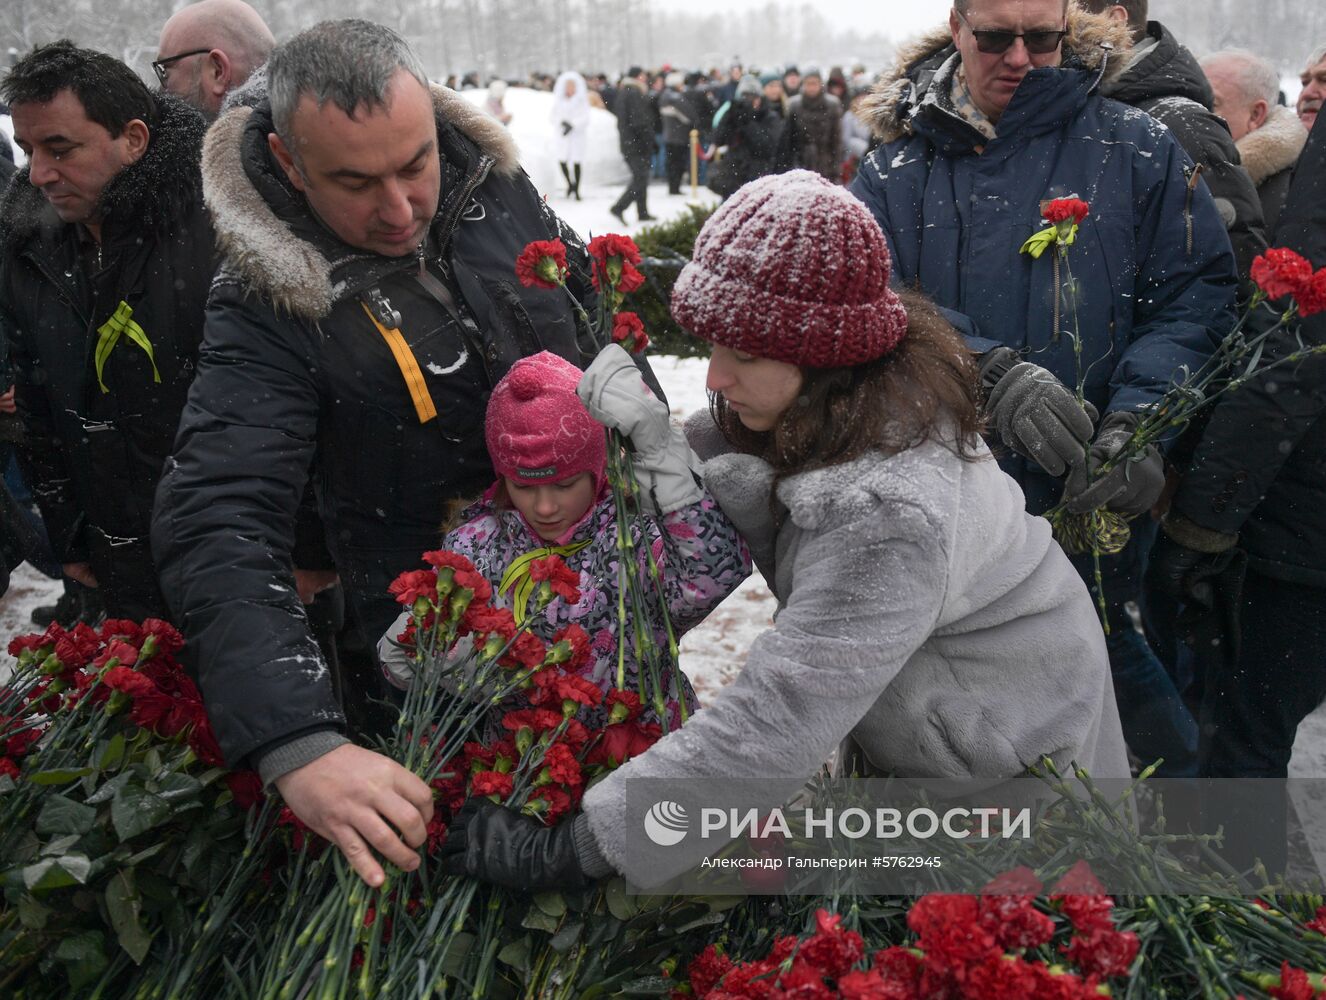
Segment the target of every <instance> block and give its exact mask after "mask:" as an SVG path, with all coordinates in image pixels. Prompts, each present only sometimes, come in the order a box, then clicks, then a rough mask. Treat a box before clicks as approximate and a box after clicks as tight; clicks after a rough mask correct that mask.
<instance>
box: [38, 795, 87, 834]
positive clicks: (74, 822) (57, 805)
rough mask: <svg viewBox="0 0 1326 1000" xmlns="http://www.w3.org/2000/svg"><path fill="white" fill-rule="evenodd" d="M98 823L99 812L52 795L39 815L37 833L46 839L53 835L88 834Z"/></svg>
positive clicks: (61, 796)
mask: <svg viewBox="0 0 1326 1000" xmlns="http://www.w3.org/2000/svg"><path fill="white" fill-rule="evenodd" d="M96 821H97V810H95V809H93V808H92V807H91V806H85V805H83V803H81V802H75V801H74V800H73V799H69V798H66V797H65V796H63V795H52V796H51V797H50V798H49V799H47V800H46V804H45V805H44V806H42V807H41V812H40V813H38V814H37V833H38V834H39V835H40V836H43V837H46V836H50V835H51V834H65V833H76V834H83V833H87V832H88V831H89V830H91V829H92V824H93V823H95V822H96Z"/></svg>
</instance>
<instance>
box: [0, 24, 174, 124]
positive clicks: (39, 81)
mask: <svg viewBox="0 0 1326 1000" xmlns="http://www.w3.org/2000/svg"><path fill="white" fill-rule="evenodd" d="M62 90H69V91H72V92H73V94H74V96H75V97H77V98H78V103H79V104H81V105H83V113H84V114H85V115H87V117H88V120H89V121H93V122H96V123H97V124H98V125H100V126H101V127H102V128H104V129H105V130H106V131H107V132H109V133H110V134H111V138H113V139H114V138H118V136H119V135H120V133H121V132H123V131H124V127H125V126H126V125H128V124H129V123H130V122H131V121H133V120H134V119H135V118H137V119H139V120H141V121H142V122H143V123H144V124H146V125H147V127H148V128H149V129H155V128H156V127H157V102H156V99H155V98H154V97H153V96H152V93H151V91H149V90H148V89H147V86H146V84H144V83H143V81H142V80H140V79H139V78H138V75H137V74H136V73H134V71H133V70H131V69H130V68H129V67H128V66H126V65H125V64H124V63H122V62H120V60H118V59H116V58H114V57H112V56H108V55H106V53H104V52H98V51H96V50H95V49H84V48H80V47H79V46H77V45H75V44H74V43H73V42H71V41H69V40H68V39H61V40H60V41H58V42H51V44H49V45H40V46H38V47H37V48H35V49H33V50H32V51H31V52H29V53H28V54H27V55H25V56H24V57H23V58H22V59H20V60H19V61H18V62H17V63H15V64H14V68H13V69H11V70H10V71H9V75H8V76H6V77H5V81H4V84H3V85H0V97H3V98H4V100H5V101H6V102H7V103H8V104H9V106H10V107H11V108H12V107H13V106H14V105H16V104H45V103H47V102H48V101H51V100H54V98H55V95H56V94H58V93H59V92H60V91H62Z"/></svg>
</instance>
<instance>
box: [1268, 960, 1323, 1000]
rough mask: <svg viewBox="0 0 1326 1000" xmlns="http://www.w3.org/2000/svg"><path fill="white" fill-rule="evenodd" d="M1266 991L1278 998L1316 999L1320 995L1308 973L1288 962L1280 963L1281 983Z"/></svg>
mask: <svg viewBox="0 0 1326 1000" xmlns="http://www.w3.org/2000/svg"><path fill="white" fill-rule="evenodd" d="M1266 992H1267V993H1269V994H1270V995H1271V996H1273V997H1276V998H1277V1000H1314V998H1315V997H1318V996H1320V994H1318V993H1317V992H1316V991H1315V990H1313V988H1312V983H1311V981H1310V980H1309V979H1308V974H1307V973H1306V972H1304V971H1303V970H1302V969H1295V968H1294V967H1293V966H1291V965H1290V964H1289V963H1288V962H1281V963H1280V985H1279V986H1272V987H1271V988H1270V989H1269V990H1267V991H1266Z"/></svg>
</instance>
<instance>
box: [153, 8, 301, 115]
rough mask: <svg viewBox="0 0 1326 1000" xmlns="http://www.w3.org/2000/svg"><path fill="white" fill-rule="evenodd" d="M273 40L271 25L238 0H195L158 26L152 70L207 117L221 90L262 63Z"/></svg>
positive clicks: (215, 109)
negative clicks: (197, 0) (159, 28)
mask: <svg viewBox="0 0 1326 1000" xmlns="http://www.w3.org/2000/svg"><path fill="white" fill-rule="evenodd" d="M275 45H276V39H275V38H274V37H273V35H272V32H271V29H270V28H268V27H267V24H266V22H264V21H263V19H262V17H261V16H259V14H258V12H257V11H256V10H254V9H253V8H252V7H250V6H249V5H248V4H247V3H245V2H244V0H199V2H198V3H195V4H190V5H189V6H188V7H185V8H183V9H181V10H178V11H176V12H175V13H174V14H172V15H171V17H170V19H169V20H167V21H166V23H165V24H164V25H163V26H162V28H161V38H160V40H159V41H158V43H157V59H156V62H154V63H152V69H153V70H155V71H156V74H157V79H158V80H160V81H161V87H162V89H163V90H167V91H169V92H170V93H172V94H174V95H175V96H176V97H179V98H181V99H182V100H184V101H187V102H188V103H189V104H192V105H193V106H194V107H195V108H197V109H198V110H199V111H201V112H202V113H203V114H204V115H206V116H207V117H208V118H209V119H212V118H215V117H216V116H217V114H218V113H219V112H220V110H221V104H222V102H223V101H224V100H225V97H226V94H228V93H229V92H230V91H232V90H234V89H235V88H236V87H238V86H240V85H241V84H242V83H244V81H245V80H247V79H248V78H249V76H250V74H252V73H253V71H254V70H256V69H257V68H258V67H259V66H262V65H263V64H264V63H265V62H267V57H268V56H269V55H271V51H272V48H273V46H275Z"/></svg>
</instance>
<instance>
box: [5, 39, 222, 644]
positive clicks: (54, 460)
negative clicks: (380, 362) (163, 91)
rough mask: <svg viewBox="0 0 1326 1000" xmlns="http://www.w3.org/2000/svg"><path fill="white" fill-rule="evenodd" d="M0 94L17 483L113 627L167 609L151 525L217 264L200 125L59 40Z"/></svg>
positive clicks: (30, 59)
mask: <svg viewBox="0 0 1326 1000" xmlns="http://www.w3.org/2000/svg"><path fill="white" fill-rule="evenodd" d="M0 93H3V95H4V97H5V99H6V100H7V101H8V102H9V103H10V105H11V106H12V109H13V115H14V131H15V136H16V138H17V141H18V144H19V146H20V147H21V148H22V149H23V150H24V152H25V153H27V155H28V157H29V161H28V166H27V167H26V168H25V169H24V170H23V171H22V172H21V173H20V174H19V175H18V177H17V178H15V181H14V183H13V184H12V185H11V186H10V188H9V190H8V192H7V193H6V195H5V199H4V203H3V205H0V219H3V226H4V229H3V233H2V234H0V322H3V323H4V324H5V325H6V327H7V328H8V332H9V335H10V337H11V339H12V350H13V362H14V368H15V376H16V385H17V394H16V398H17V403H18V410H19V414H20V416H21V417H22V419H23V423H24V425H25V427H26V430H27V440H26V442H25V444H24V446H23V447H22V448H21V449H20V454H19V458H20V463H21V465H22V468H23V473H24V477H25V479H26V481H27V483H28V485H29V486H30V488H31V490H32V493H33V495H34V497H35V498H36V501H37V505H38V507H39V508H40V509H41V513H42V517H43V520H44V521H45V524H46V529H47V532H48V534H49V536H50V540H51V545H52V547H53V549H54V551H55V553H56V555H57V556H58V558H59V560H60V561H61V562H62V563H63V565H64V571H65V574H66V575H67V576H69V577H71V578H72V579H75V580H77V581H79V582H80V583H83V584H85V585H87V586H90V587H96V588H98V589H99V590H100V593H101V595H102V597H103V599H104V603H105V607H106V610H107V612H108V613H109V614H110V615H111V616H112V617H116V618H143V617H148V616H160V617H165V616H166V614H167V610H166V605H165V602H164V601H163V600H162V597H161V594H160V592H159V590H158V588H157V574H156V569H155V567H154V564H153V561H152V555H151V548H150V544H149V539H148V533H149V528H150V525H151V515H152V502H153V496H154V494H155V491H156V486H157V482H158V480H159V479H160V477H161V469H162V464H163V462H164V461H165V459H166V457H167V456H168V455H169V454H170V451H171V444H172V442H173V440H174V437H175V428H176V425H177V424H178V422H179V414H180V411H181V409H182V408H183V406H184V400H185V395H186V394H187V392H188V389H189V384H190V382H191V381H192V380H193V373H194V367H195V364H196V360H197V356H198V346H199V342H200V341H201V339H202V329H203V306H204V302H205V299H206V296H207V287H208V284H209V283H210V280H211V275H212V271H213V249H212V244H213V237H212V229H211V226H210V225H209V224H208V221H207V215H206V213H205V211H204V208H203V202H202V182H201V176H200V174H199V157H200V155H201V147H202V138H203V131H204V124H203V119H202V117H201V116H200V115H199V114H198V113H197V112H196V111H194V110H193V109H192V108H189V107H187V106H186V105H184V104H183V103H181V102H179V101H177V100H176V99H174V98H172V97H168V96H164V95H161V96H154V95H153V94H151V93H149V91H148V89H147V88H146V87H145V86H143V84H142V82H141V81H140V80H139V79H138V77H137V76H136V75H135V74H134V73H133V71H132V70H130V69H129V68H128V67H127V66H125V65H124V64H123V63H121V62H119V61H118V60H116V59H112V58H111V57H110V56H107V55H104V54H103V53H100V52H94V51H92V50H90V49H81V48H77V47H75V46H74V45H73V44H72V43H70V42H56V43H54V44H52V45H47V46H44V47H41V48H38V49H35V50H34V51H33V52H31V53H30V54H29V55H27V56H25V57H24V58H23V59H22V60H20V61H19V63H18V64H17V65H16V66H15V67H14V68H13V69H12V70H11V71H10V73H9V75H8V77H6V78H5V82H4V84H3V87H0Z"/></svg>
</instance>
